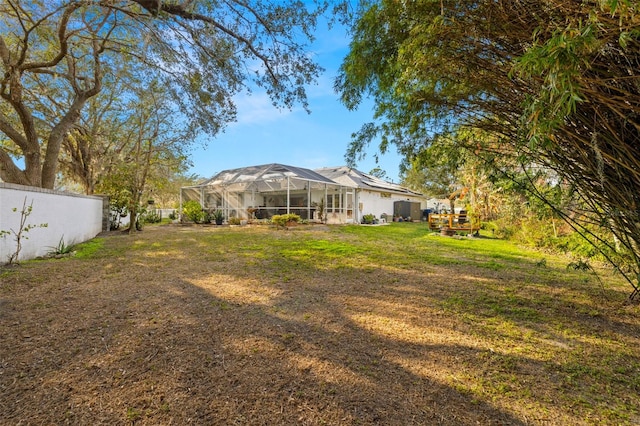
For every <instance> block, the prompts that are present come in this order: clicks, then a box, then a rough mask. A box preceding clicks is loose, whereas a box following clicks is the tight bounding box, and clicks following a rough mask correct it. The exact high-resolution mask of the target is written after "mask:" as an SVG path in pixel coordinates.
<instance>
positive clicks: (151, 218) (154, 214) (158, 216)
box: [143, 211, 162, 223]
mask: <svg viewBox="0 0 640 426" xmlns="http://www.w3.org/2000/svg"><path fill="white" fill-rule="evenodd" d="M143 220H144V222H145V223H160V222H162V213H161V212H158V211H151V212H148V213H146V214H144V215H143Z"/></svg>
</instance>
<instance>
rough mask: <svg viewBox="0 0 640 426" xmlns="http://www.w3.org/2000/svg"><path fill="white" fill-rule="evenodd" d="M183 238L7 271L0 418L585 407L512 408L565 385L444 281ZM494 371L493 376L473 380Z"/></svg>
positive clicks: (420, 416) (455, 417)
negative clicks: (454, 306) (465, 305)
mask: <svg viewBox="0 0 640 426" xmlns="http://www.w3.org/2000/svg"><path fill="white" fill-rule="evenodd" d="M169 237H172V236H169ZM174 237H175V236H174ZM176 238H177V237H176ZM287 238H288V237H287ZM187 240H188V241H187V242H186V244H184V245H183V246H181V247H180V248H179V249H178V250H174V251H173V252H166V251H165V247H163V244H160V243H157V242H153V240H152V239H150V240H149V241H146V240H144V239H142V240H137V241H142V243H141V244H138V243H136V244H131V245H126V244H125V245H124V247H121V249H120V251H117V250H112V251H111V253H112V254H117V255H116V257H112V258H99V257H98V258H95V259H89V260H79V259H71V260H69V261H66V262H64V263H63V262H59V263H55V262H53V261H51V262H42V263H34V264H30V265H28V266H26V267H25V268H23V269H21V271H20V272H19V273H18V274H16V275H13V276H12V277H10V280H11V284H10V285H8V286H7V287H6V288H3V290H2V291H3V293H2V294H0V298H2V300H4V301H5V302H4V303H3V305H2V308H3V309H6V310H5V311H3V322H2V323H0V373H1V374H0V407H2V410H1V411H0V413H2V414H0V420H2V422H6V423H18V422H20V421H22V422H26V423H54V424H64V423H70V424H131V423H135V424H187V423H192V424H225V425H226V424H252V425H253V424H287V425H288V424H343V425H359V424H385V425H387V424H389V425H408V424H456V425H465V424H469V425H470V424H512V425H521V424H527V423H529V422H531V421H533V422H534V423H535V422H543V421H546V422H549V423H556V424H561V423H566V422H567V421H568V420H569V421H571V420H573V423H576V422H577V423H579V421H580V420H581V419H580V417H576V416H575V415H572V414H571V412H570V411H571V410H567V411H568V412H567V413H566V417H564V418H556V417H554V416H558V415H560V414H558V412H553V413H552V414H549V413H541V414H539V416H540V417H539V418H535V415H534V416H533V417H532V416H531V415H529V416H528V417H527V415H525V414H523V413H527V411H526V410H527V408H526V407H524V406H522V405H526V404H527V403H530V404H532V405H533V404H534V403H535V401H536V400H538V399H544V398H549V397H550V398H553V397H554V396H557V392H561V390H558V389H553V387H554V385H556V383H554V380H555V379H556V378H554V376H553V374H554V372H553V371H551V373H550V372H549V370H548V368H549V365H550V363H549V362H546V361H540V360H537V359H535V358H534V357H532V356H529V355H528V354H527V353H526V352H525V353H522V354H515V353H507V352H505V351H500V350H498V351H495V350H493V348H491V346H490V343H491V340H490V339H483V338H480V337H478V336H477V334H475V332H476V331H477V329H474V328H473V326H472V325H470V324H468V323H467V322H465V321H464V319H463V320H459V319H458V318H456V316H455V313H454V315H451V313H450V312H449V311H448V310H447V307H446V306H444V305H443V303H445V302H446V301H447V300H449V299H448V298H449V297H451V295H452V294H455V292H452V291H451V289H447V287H446V283H447V281H446V279H445V278H446V277H444V276H443V277H438V276H437V274H436V273H431V274H425V273H424V272H418V273H411V272H404V273H399V272H398V271H393V272H385V271H372V270H371V268H369V267H368V266H367V267H366V268H365V269H361V268H359V267H358V266H350V267H340V268H338V269H331V268H330V267H329V268H326V269H318V268H317V267H316V266H315V263H314V262H305V261H304V259H295V261H294V262H288V261H287V259H285V261H284V263H283V259H282V258H281V257H282V255H281V254H280V253H266V254H263V255H262V256H258V257H251V256H246V257H244V256H239V255H238V253H237V252H236V251H234V250H231V253H232V254H231V255H229V256H227V255H225V249H226V248H228V247H229V246H232V242H231V241H230V240H227V244H228V245H227V247H226V248H225V247H221V246H218V247H209V246H208V244H210V241H208V242H204V243H203V242H202V241H201V240H200V239H198V238H195V237H193V236H189V237H188V238H187ZM216 241H218V240H216ZM119 244H120V243H119ZM154 244H155V245H156V246H155V247H153V248H152V247H151V246H152V245H154ZM245 245H248V243H247V244H245ZM128 247H130V248H128ZM252 249H253V247H252ZM213 253H215V255H213ZM256 258H257V260H256ZM436 284H437V285H436ZM527 303H529V302H527ZM531 303H533V302H531ZM502 315H503V316H506V318H507V319H510V320H517V319H518V318H516V317H513V318H509V315H512V314H511V313H509V312H507V313H503V314H502ZM394 330H395V332H394ZM496 375H498V376H500V377H498V378H497V379H496ZM518 376H522V377H518ZM496 382H497V383H498V384H499V385H504V386H505V387H504V388H503V389H499V390H498V391H496V390H495V389H493V390H489V389H487V390H486V391H485V390H483V389H482V388H483V386H487V387H489V386H492V387H495V386H496V385H495V383H496ZM509 386H511V388H509ZM549 389H551V390H552V392H551V393H550V396H549V395H546V394H544V392H545V391H548V390H549ZM500 392H502V394H501V393H500ZM527 392H529V393H528V394H527ZM523 400H524V401H525V404H521V403H520V402H519V401H523ZM519 404H520V406H519ZM540 404H541V405H540V406H543V407H552V406H553V404H554V402H553V401H548V400H546V401H542V402H541V403H540ZM529 409H530V408H529ZM530 410H531V409H530ZM533 410H534V411H535V408H534V409H533ZM551 411H553V410H551ZM559 411H562V409H559Z"/></svg>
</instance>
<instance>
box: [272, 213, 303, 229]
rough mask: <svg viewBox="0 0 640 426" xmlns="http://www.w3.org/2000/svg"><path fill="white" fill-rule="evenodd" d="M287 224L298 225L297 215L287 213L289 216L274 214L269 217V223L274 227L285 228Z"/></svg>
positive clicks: (298, 217)
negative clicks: (293, 223)
mask: <svg viewBox="0 0 640 426" xmlns="http://www.w3.org/2000/svg"><path fill="white" fill-rule="evenodd" d="M289 222H295V223H298V222H300V216H298V215H297V214H294V213H289V214H276V215H273V216H271V223H273V224H274V225H276V226H278V227H280V226H281V227H285V226H287V223H289Z"/></svg>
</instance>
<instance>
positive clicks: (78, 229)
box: [0, 183, 109, 264]
mask: <svg viewBox="0 0 640 426" xmlns="http://www.w3.org/2000/svg"><path fill="white" fill-rule="evenodd" d="M25 200H26V206H27V208H28V207H29V206H31V207H32V208H31V213H30V214H29V216H27V217H26V221H25V223H24V226H23V229H24V228H26V227H32V228H31V229H29V230H28V231H27V232H25V233H24V235H25V236H26V237H27V238H28V239H22V241H21V243H22V249H21V250H20V257H19V258H18V260H28V259H33V258H35V257H38V256H43V255H46V254H47V253H49V252H51V251H52V250H53V248H55V247H57V246H58V244H59V243H60V240H61V239H62V241H63V242H64V244H65V245H72V244H78V243H81V242H84V241H87V240H90V239H91V238H93V237H95V236H96V235H98V234H99V233H100V232H101V231H103V230H106V229H107V226H108V220H106V218H105V212H107V213H108V204H109V203H108V201H107V199H106V198H104V197H96V196H85V195H77V194H71V193H67V192H59V191H52V190H48V189H41V188H33V187H29V186H22V185H14V184H8V183H0V231H8V232H9V234H7V233H6V232H3V236H2V237H0V264H3V263H6V262H7V261H8V258H9V256H11V255H12V254H13V253H15V252H16V241H15V237H14V235H13V233H12V232H11V230H14V231H15V232H18V231H19V230H20V221H21V219H22V218H23V215H22V214H21V211H22V210H23V205H24V204H25ZM14 209H15V211H14ZM107 218H108V216H107ZM40 225H46V227H42V226H40Z"/></svg>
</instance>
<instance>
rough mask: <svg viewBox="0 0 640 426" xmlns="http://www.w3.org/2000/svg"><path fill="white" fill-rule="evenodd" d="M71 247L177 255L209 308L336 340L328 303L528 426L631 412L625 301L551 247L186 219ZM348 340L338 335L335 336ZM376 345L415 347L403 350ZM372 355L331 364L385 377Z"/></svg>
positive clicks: (399, 358)
mask: <svg viewBox="0 0 640 426" xmlns="http://www.w3.org/2000/svg"><path fill="white" fill-rule="evenodd" d="M127 238H128V237H127ZM78 250H79V255H78V256H77V257H78V258H79V259H83V260H84V259H86V261H91V260H92V259H95V258H97V257H101V256H105V257H106V256H114V255H116V256H122V261H123V262H130V264H131V265H142V266H143V267H144V268H146V269H147V270H149V271H155V270H156V269H157V268H160V267H162V266H163V265H164V264H165V263H166V262H168V261H169V259H173V260H176V261H179V263H174V264H172V265H173V266H172V268H173V270H172V271H170V272H166V271H165V272H164V273H167V274H169V273H173V274H175V276H177V277H179V278H180V279H181V280H182V281H184V282H186V283H189V284H191V285H194V286H197V287H198V288H201V289H203V290H204V291H205V292H206V293H207V294H210V295H212V296H214V297H215V299H214V301H212V302H210V304H209V306H210V307H212V308H215V309H216V310H217V312H220V313H229V312H230V311H234V312H235V311H239V310H240V308H239V307H241V306H250V307H252V308H256V307H259V308H261V309H265V311H266V312H268V314H269V315H270V316H272V317H274V318H277V319H278V320H279V321H281V322H282V324H287V321H290V322H292V323H295V324H298V323H303V324H307V325H310V326H313V327H315V328H312V330H324V331H326V332H327V333H328V334H329V335H331V336H334V335H335V336H338V335H339V334H338V333H339V332H340V333H348V332H350V330H349V329H347V331H345V330H344V329H342V328H340V327H341V326H343V325H336V324H335V323H334V322H335V318H333V317H329V318H327V317H325V316H326V315H329V313H327V312H328V311H330V310H331V309H337V310H338V312H340V315H342V316H343V317H344V318H346V319H348V320H349V325H350V326H351V327H353V329H351V331H353V330H357V332H360V333H364V332H366V333H367V334H366V336H368V338H370V339H371V342H370V343H369V344H370V345H373V346H372V347H375V346H376V345H380V347H382V349H381V351H382V352H384V353H385V355H384V356H385V358H384V359H385V360H386V359H389V360H393V362H394V365H400V366H403V368H406V369H407V370H409V371H413V372H415V374H416V375H420V377H430V378H432V379H434V380H437V381H438V382H439V383H445V384H446V385H447V386H449V387H451V388H452V389H455V390H456V391H458V392H460V393H461V394H463V395H467V396H468V397H469V399H470V400H471V401H473V402H474V403H480V402H483V403H487V404H491V405H493V406H497V407H500V409H502V410H504V411H506V412H510V413H514V415H515V416H516V417H517V418H522V419H524V418H531V416H532V415H533V416H534V417H533V419H534V421H533V423H536V422H539V423H544V422H545V421H546V420H545V419H547V418H553V419H554V420H552V421H549V423H550V424H561V423H563V422H565V423H566V422H573V421H578V422H582V424H633V423H634V422H636V421H637V420H638V419H639V417H638V403H639V402H640V398H639V397H638V393H640V379H638V377H640V357H639V356H638V343H640V342H639V341H638V336H637V335H636V334H634V333H635V332H637V331H638V323H637V315H638V314H639V312H638V308H637V305H632V304H627V303H626V297H627V294H628V291H629V289H628V288H626V287H625V285H624V283H623V282H622V280H621V279H620V277H616V276H614V275H612V274H611V273H610V272H609V271H607V270H601V271H600V272H601V274H602V277H603V280H604V282H605V284H604V287H602V286H601V285H600V284H599V282H598V280H596V279H595V278H594V277H593V275H592V273H590V272H585V271H573V270H567V269H566V264H567V263H568V261H569V259H566V258H564V257H562V256H556V255H552V254H548V253H545V254H542V253H539V252H535V251H532V250H529V249H526V248H522V247H518V246H516V245H514V244H512V243H509V242H506V241H501V240H497V239H494V238H485V237H482V236H481V237H480V238H467V237H459V238H449V237H442V236H440V235H438V234H434V233H433V232H431V231H430V230H429V229H428V228H427V226H426V225H425V224H423V223H392V224H389V225H386V226H337V227H331V228H329V230H326V231H317V230H313V229H312V228H310V227H309V228H307V227H304V226H300V227H298V228H297V229H295V230H290V231H287V230H276V229H275V228H271V227H266V226H262V227H240V228H220V229H218V228H199V227H193V228H185V229H184V230H181V231H180V232H172V233H170V234H167V235H166V236H163V234H162V233H160V232H159V233H158V234H157V235H155V236H153V237H146V236H145V234H144V232H143V234H141V235H140V236H134V237H133V239H132V240H127V239H124V238H120V237H117V238H114V239H113V240H109V239H107V240H103V239H96V240H94V241H93V242H89V243H86V244H83V245H80V246H79V248H78ZM113 269H115V267H113ZM119 274H120V272H118V273H117V274H116V273H115V272H114V276H115V277H120V275H119ZM174 279H175V278H174ZM251 312H255V311H251ZM330 313H332V314H333V311H330ZM332 327H333V328H332ZM297 333H298V331H296V332H291V331H282V332H280V330H278V332H277V336H278V340H277V342H276V343H277V345H275V346H278V345H285V346H286V345H295V344H296V342H298V341H299V340H302V339H300V337H301V335H300V334H297ZM302 337H304V336H302ZM352 337H353V336H349V335H340V338H341V339H344V340H345V345H346V344H349V343H348V342H349V339H350V338H352ZM336 339H337V338H336ZM385 341H394V342H400V343H402V345H406V346H407V347H410V348H413V347H416V348H422V350H419V349H415V351H414V352H411V350H408V351H407V352H402V351H400V350H398V349H396V348H395V347H393V348H388V347H386V346H384V345H385V343H381V342H385ZM269 344H270V345H272V346H273V345H274V343H273V342H270V343H269ZM339 344H340V341H337V343H336V345H338V346H337V347H338V348H339ZM424 348H426V349H424ZM441 348H445V349H442V350H441ZM448 348H451V349H448ZM268 350H269V349H268V345H267V346H260V347H259V348H257V349H256V352H260V353H264V352H267V351H268ZM296 356H298V357H299V359H303V360H310V359H311V358H306V357H308V354H307V355H305V354H296ZM296 356H294V357H293V358H294V359H298V358H296ZM387 357H388V358H387ZM305 362H307V361H305ZM308 362H309V363H312V362H314V361H312V360H311V361H308ZM317 362H319V361H317ZM322 362H324V364H322V365H323V366H325V367H326V366H327V365H330V362H329V361H327V360H323V361H322ZM349 362H351V361H349ZM375 362H379V360H378V359H377V358H375V357H372V359H371V363H363V362H356V361H353V368H352V369H351V370H349V369H348V368H347V367H351V366H352V365H351V364H349V363H346V364H345V365H340V368H341V369H345V370H349V371H350V374H352V375H354V377H355V376H357V377H358V378H359V379H358V380H360V379H361V378H362V377H365V378H366V379H367V380H368V381H369V380H375V379H376V378H379V377H381V376H383V375H384V372H383V371H381V370H380V368H381V367H378V366H377V365H376V364H375ZM326 368H328V367H326ZM558 419H560V420H558ZM523 421H524V420H523Z"/></svg>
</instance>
